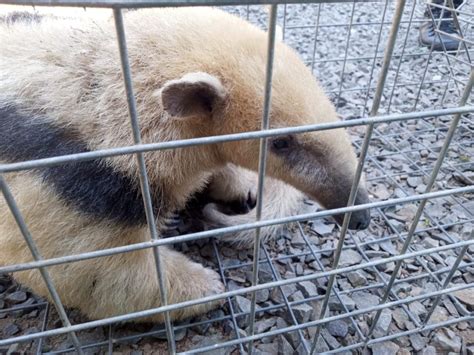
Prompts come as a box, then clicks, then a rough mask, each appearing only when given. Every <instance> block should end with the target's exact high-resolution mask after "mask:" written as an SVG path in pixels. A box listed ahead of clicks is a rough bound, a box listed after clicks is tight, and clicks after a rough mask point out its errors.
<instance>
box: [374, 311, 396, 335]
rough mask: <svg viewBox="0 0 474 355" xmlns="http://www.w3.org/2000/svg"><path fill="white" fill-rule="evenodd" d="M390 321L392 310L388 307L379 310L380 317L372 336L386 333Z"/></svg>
mask: <svg viewBox="0 0 474 355" xmlns="http://www.w3.org/2000/svg"><path fill="white" fill-rule="evenodd" d="M391 323H392V311H391V310H390V309H388V308H385V309H384V310H382V312H380V318H379V320H378V321H377V324H376V325H375V328H374V336H375V337H376V338H379V337H382V336H384V335H386V334H387V333H388V329H389V327H390V324H391Z"/></svg>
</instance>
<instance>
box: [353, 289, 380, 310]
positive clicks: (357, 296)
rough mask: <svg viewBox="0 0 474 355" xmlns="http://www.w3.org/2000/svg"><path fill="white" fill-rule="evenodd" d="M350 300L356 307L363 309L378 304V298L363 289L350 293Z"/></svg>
mask: <svg viewBox="0 0 474 355" xmlns="http://www.w3.org/2000/svg"><path fill="white" fill-rule="evenodd" d="M352 300H353V302H355V305H356V306H357V308H358V309H365V308H370V307H373V306H375V305H377V304H379V298H378V297H377V296H376V295H373V294H371V293H368V292H365V291H358V292H354V293H353V294H352Z"/></svg>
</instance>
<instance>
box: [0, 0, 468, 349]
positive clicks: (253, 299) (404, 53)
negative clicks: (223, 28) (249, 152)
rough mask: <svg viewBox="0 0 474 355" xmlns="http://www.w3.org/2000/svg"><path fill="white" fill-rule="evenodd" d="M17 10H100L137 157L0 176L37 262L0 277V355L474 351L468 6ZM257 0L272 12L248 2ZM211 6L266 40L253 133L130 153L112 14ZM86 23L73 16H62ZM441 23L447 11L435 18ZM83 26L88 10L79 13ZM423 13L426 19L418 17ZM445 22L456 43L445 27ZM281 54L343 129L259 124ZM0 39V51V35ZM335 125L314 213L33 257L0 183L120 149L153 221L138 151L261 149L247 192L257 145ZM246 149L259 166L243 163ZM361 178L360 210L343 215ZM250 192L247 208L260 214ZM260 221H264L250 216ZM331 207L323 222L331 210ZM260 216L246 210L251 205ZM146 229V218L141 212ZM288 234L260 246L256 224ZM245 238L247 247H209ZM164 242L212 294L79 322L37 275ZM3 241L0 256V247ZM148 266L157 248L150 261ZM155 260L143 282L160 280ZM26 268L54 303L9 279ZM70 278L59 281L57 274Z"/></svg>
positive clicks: (7, 167) (106, 0)
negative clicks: (303, 74) (293, 58)
mask: <svg viewBox="0 0 474 355" xmlns="http://www.w3.org/2000/svg"><path fill="white" fill-rule="evenodd" d="M0 3H5V4H16V5H37V6H40V5H57V6H76V7H85V8H88V7H105V8H112V10H111V11H113V16H114V19H115V25H116V30H117V42H118V46H119V49H120V56H121V64H122V70H123V77H124V82H125V88H126V93H127V100H128V101H127V102H128V105H129V112H130V117H131V122H132V128H133V132H134V143H135V145H132V146H126V147H118V148H110V149H105V150H99V151H92V152H88V153H78V154H70V155H66V156H59V157H52V158H46V159H40V160H30V161H23V162H16V163H5V164H0V187H1V189H2V192H3V196H4V199H5V201H6V202H7V204H8V207H9V208H10V210H11V213H12V214H13V215H14V217H15V219H16V221H17V222H18V225H19V228H20V229H21V231H22V234H23V236H24V238H25V240H26V241H27V243H28V245H29V247H30V249H31V252H32V255H33V258H34V260H35V261H33V262H29V263H21V264H12V265H3V266H1V267H0V334H2V336H1V339H0V352H5V353H13V352H17V351H18V352H22V351H23V352H26V353H43V352H44V353H71V352H72V353H110V354H111V353H116V352H122V353H133V354H140V353H176V352H186V353H190V354H192V353H208V354H238V353H242V354H244V353H252V352H253V353H257V354H267V353H268V354H277V353H278V354H292V353H298V354H307V353H312V354H313V353H361V354H365V353H374V354H409V353H418V352H419V353H423V354H434V353H448V352H452V353H473V351H474V341H473V331H472V325H473V321H474V319H473V314H472V311H473V307H474V304H473V293H474V291H473V287H474V283H473V282H474V264H473V256H472V253H473V251H474V249H473V248H474V240H473V232H472V222H473V220H474V202H473V200H472V196H473V193H474V185H473V181H474V163H473V161H472V159H473V156H474V155H473V149H474V146H473V137H474V135H473V131H474V123H473V121H472V119H473V118H472V113H473V112H474V100H473V95H472V86H473V84H474V64H473V61H472V59H471V56H472V55H473V50H474V22H473V19H474V4H473V3H470V2H466V3H465V4H462V5H461V6H456V4H454V3H453V1H452V0H446V1H445V2H444V3H439V2H438V3H434V2H433V3H430V4H426V3H425V2H416V1H413V0H412V1H406V0H398V1H397V2H395V3H392V2H389V1H384V2H359V1H327V2H324V1H315V2H294V3H293V2H291V3H280V2H279V1H266V2H257V1H246V0H244V1H231V0H228V1H226V0H222V1H218V2H217V3H214V2H210V1H200V0H194V1H189V0H188V1H181V0H176V1H160V0H148V1H118V0H99V1H88V0H86V1H79V0H77V1H69V0H57V1H54V2H50V1H42V0H29V1H22V0H18V1H14V0H12V1H6V0H3V1H1V0H0ZM263 3H265V4H266V3H269V4H270V6H267V5H263ZM190 5H192V6H197V5H216V6H217V5H219V6H222V7H223V9H224V10H225V11H228V12H231V13H233V14H235V15H237V16H241V17H243V18H245V19H246V20H248V21H250V22H252V23H254V24H256V25H257V26H259V27H261V28H263V29H264V30H267V31H268V34H269V35H268V58H267V72H266V74H267V75H266V82H265V100H264V102H262V107H264V110H263V112H264V113H263V118H262V122H263V124H262V130H261V131H256V132H246V133H239V134H233V135H225V136H216V137H206V138H192V139H186V140H180V141H170V142H158V143H151V144H142V143H141V140H140V133H139V132H140V131H139V124H138V122H139V119H140V117H138V115H137V111H136V108H135V98H134V93H133V88H132V85H131V82H132V75H133V73H131V70H130V64H129V61H128V53H127V42H126V32H127V31H126V25H125V26H124V23H123V19H122V11H125V10H123V9H125V8H140V7H163V6H190ZM77 11H81V12H82V11H83V10H79V9H78V10H77ZM448 13H449V14H450V16H447V15H445V14H448ZM83 15H84V16H88V13H87V11H85V12H83ZM426 15H429V16H428V17H427V16H426ZM447 21H451V22H452V23H453V24H454V26H455V34H452V33H451V32H446V27H445V26H444V25H443V23H446V22H447ZM427 22H431V23H432V25H433V29H434V35H435V36H438V38H440V37H439V36H447V37H448V38H451V39H454V40H456V41H458V46H457V49H455V50H448V49H447V48H441V50H440V49H435V48H434V47H435V46H432V47H431V48H430V47H422V46H420V45H419V38H418V29H419V27H420V26H422V25H423V24H424V23H427ZM278 32H280V34H281V37H282V38H281V40H283V41H284V42H286V43H287V44H288V45H289V46H291V47H293V48H295V49H296V51H297V52H298V53H299V54H300V56H301V57H302V59H303V60H304V62H305V64H307V65H308V66H309V67H310V68H311V70H312V72H313V73H314V75H315V76H316V77H317V78H318V80H319V81H320V83H321V84H322V86H323V87H324V89H325V91H326V93H327V94H328V95H329V96H330V98H331V100H332V102H333V103H334V105H335V106H336V108H337V111H338V113H339V115H340V116H341V117H342V120H341V121H340V122H336V123H329V124H316V125H312V126H302V127H287V128H283V129H268V120H269V107H270V100H269V98H270V95H271V78H272V65H273V50H272V49H273V46H274V43H275V41H276V40H279V39H278V38H276V37H277V34H278ZM0 43H1V39H0ZM337 127H346V128H347V129H348V130H349V131H350V133H351V137H352V140H353V145H354V147H355V148H356V150H357V152H358V154H359V165H358V170H357V173H356V178H355V179H354V182H353V184H352V190H351V196H350V198H349V201H348V205H347V206H348V207H344V208H339V209H333V210H322V209H320V207H319V206H318V205H317V204H316V203H314V202H312V201H310V200H306V201H305V205H304V209H303V210H302V212H301V214H298V215H293V216H286V217H284V218H280V219H276V220H271V221H266V220H256V221H255V222H252V223H248V224H245V225H240V226H235V227H226V228H219V229H215V230H207V231H198V232H190V231H189V228H188V227H189V226H187V225H186V223H181V224H180V225H178V226H177V227H176V233H175V235H174V236H172V237H169V238H166V239H160V238H159V236H158V231H157V228H156V226H154V223H150V224H149V227H150V235H151V241H150V242H145V243H140V244H131V245H126V246H122V247H115V248H112V249H104V250H97V251H93V252H89V253H81V254H75V255H69V256H64V257H58V258H53V259H43V258H42V256H41V255H40V254H39V252H38V250H37V249H36V247H35V242H34V240H35V235H34V234H32V235H30V233H29V231H28V217H27V216H22V214H21V211H20V209H19V207H18V205H17V204H16V202H15V196H14V193H12V191H11V190H10V189H9V187H8V185H7V184H6V182H5V179H4V177H2V176H7V175H8V174H9V173H10V172H14V171H20V170H25V169H34V168H38V167H46V166H52V165H57V164H64V163H67V162H68V161H73V160H76V161H77V160H87V159H96V158H105V157H109V156H114V155H118V154H128V155H132V156H133V155H135V156H136V158H137V161H138V166H139V169H140V178H141V187H142V191H143V196H144V200H145V208H146V210H147V212H148V213H149V214H151V215H153V209H152V200H151V197H150V191H149V188H148V186H147V185H148V182H147V169H146V167H145V161H144V158H143V154H144V153H145V152H148V151H152V150H159V149H179V148H182V147H192V146H194V145H202V144H209V143H222V142H226V141H229V140H239V139H260V141H261V148H262V149H261V150H260V163H261V164H260V169H259V188H260V190H262V189H263V184H264V182H265V179H264V178H263V176H264V168H262V166H264V164H263V162H264V160H265V154H264V150H265V147H266V143H265V142H266V139H267V138H269V137H273V136H276V135H279V134H287V133H293V134H297V133H302V132H307V131H318V130H328V129H333V128H337ZM256 154H258V153H257V152H256ZM362 173H364V174H365V175H366V181H367V187H368V190H369V192H370V194H371V202H370V203H368V204H364V205H354V202H355V193H356V191H357V186H358V185H359V180H360V178H361V175H362ZM261 199H262V194H258V201H257V207H256V208H257V209H261V208H262V207H261V206H262V203H261ZM365 208H370V209H371V211H372V221H371V224H370V226H369V228H368V229H367V230H364V231H357V232H355V231H350V230H348V222H349V219H350V214H351V212H354V211H359V210H362V209H365ZM260 212H261V210H260ZM338 213H339V214H340V213H345V218H344V223H343V224H342V226H337V225H336V224H335V222H333V221H332V220H331V219H330V216H331V215H334V214H338ZM257 215H258V216H260V215H261V213H259V212H258V211H257ZM149 220H153V218H149ZM273 224H281V225H285V227H284V228H283V229H282V230H281V231H280V232H279V233H278V235H276V236H273V238H270V239H268V240H265V241H262V242H261V240H260V239H261V236H260V232H259V231H260V228H261V227H264V226H268V225H273ZM246 229H255V230H256V236H255V238H256V243H255V246H254V248H253V249H236V248H233V247H231V246H229V245H228V244H226V243H225V242H222V241H221V240H220V239H221V238H220V237H222V236H223V235H225V233H231V232H235V231H239V230H246ZM164 245H174V246H175V247H176V248H179V249H180V250H181V251H183V252H185V253H186V254H188V255H191V256H192V257H193V258H195V259H197V260H199V261H200V262H202V263H204V264H206V265H209V266H211V267H212V268H214V269H215V270H216V271H218V273H219V275H220V277H221V279H222V282H223V283H224V285H225V287H226V289H225V291H224V292H222V293H219V294H216V295H211V296H208V297H205V298H203V299H197V300H190V301H186V302H182V303H180V304H168V305H164V306H161V307H159V308H154V309H148V310H144V311H140V312H134V313H128V314H123V315H119V316H116V317H111V318H105V319H99V320H90V319H85V318H84V317H83V316H81V315H80V314H79V313H78V312H77V311H75V310H65V308H64V306H63V304H62V303H61V295H60V294H58V293H57V292H56V289H55V286H54V284H53V282H52V281H51V278H50V276H49V274H48V269H49V268H51V267H54V266H55V265H59V264H64V263H74V262H78V261H81V260H89V259H94V258H101V257H106V256H110V255H116V254H120V253H127V252H130V251H133V250H139V249H143V248H154V249H159V248H160V246H164ZM0 247H1V246H0ZM156 255H158V253H157V254H156ZM0 262H1V260H0ZM162 267H163V266H162V265H160V261H159V258H158V261H157V274H158V278H159V279H160V280H162V272H163V270H162ZM33 268H37V269H39V270H40V271H41V275H42V277H43V278H44V281H45V282H46V284H47V285H48V290H49V292H50V295H51V299H52V300H53V302H52V303H49V302H48V301H46V300H44V299H42V298H40V297H36V296H34V295H32V294H30V293H29V291H28V290H26V289H23V288H21V286H19V285H17V284H16V283H15V282H14V281H13V280H12V279H11V278H10V276H9V275H10V274H12V276H13V277H14V276H15V273H16V272H19V271H24V270H29V269H33ZM71 277H73V276H72V275H71ZM218 299H220V300H223V302H224V303H223V305H222V307H221V308H218V309H216V310H214V311H212V312H209V313H207V314H205V315H203V316H201V317H195V318H192V319H189V320H187V321H184V322H171V321H170V319H169V316H165V322H164V324H151V325H143V324H140V325H136V324H133V323H132V324H129V323H127V322H130V321H134V320H136V319H139V318H140V317H146V316H150V315H154V314H158V313H164V314H165V315H166V314H169V312H170V311H173V310H176V309H180V308H183V307H189V306H192V305H197V304H202V303H205V302H210V301H214V300H218Z"/></svg>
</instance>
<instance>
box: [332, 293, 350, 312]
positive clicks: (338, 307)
mask: <svg viewBox="0 0 474 355" xmlns="http://www.w3.org/2000/svg"><path fill="white" fill-rule="evenodd" d="M339 298H340V300H339ZM339 298H338V297H336V296H331V297H330V298H329V309H331V310H335V311H344V307H343V305H344V306H346V308H347V310H348V311H352V310H354V309H355V306H356V303H355V302H354V300H353V299H352V298H351V297H349V296H347V295H339Z"/></svg>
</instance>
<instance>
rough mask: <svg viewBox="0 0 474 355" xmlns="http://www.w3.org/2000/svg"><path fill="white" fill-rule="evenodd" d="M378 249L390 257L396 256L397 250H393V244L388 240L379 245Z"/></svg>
mask: <svg viewBox="0 0 474 355" xmlns="http://www.w3.org/2000/svg"><path fill="white" fill-rule="evenodd" d="M380 247H381V248H382V250H384V251H386V252H387V253H389V254H391V255H397V254H398V252H397V249H396V248H395V245H393V243H392V242H391V241H390V240H386V241H384V242H382V243H380Z"/></svg>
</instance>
